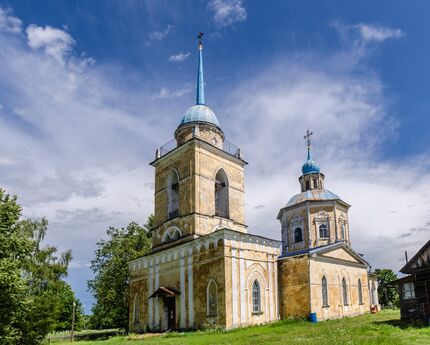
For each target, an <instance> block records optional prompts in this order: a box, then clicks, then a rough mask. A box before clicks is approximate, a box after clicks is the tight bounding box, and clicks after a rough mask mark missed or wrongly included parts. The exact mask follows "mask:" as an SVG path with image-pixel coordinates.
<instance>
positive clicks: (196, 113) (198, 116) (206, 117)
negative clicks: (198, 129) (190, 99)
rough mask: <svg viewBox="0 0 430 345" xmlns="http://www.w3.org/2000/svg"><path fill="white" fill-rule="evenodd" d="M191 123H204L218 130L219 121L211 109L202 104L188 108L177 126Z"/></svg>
mask: <svg viewBox="0 0 430 345" xmlns="http://www.w3.org/2000/svg"><path fill="white" fill-rule="evenodd" d="M193 122H206V123H210V124H213V125H215V126H217V127H218V128H220V125H219V121H218V119H217V117H216V115H215V113H214V112H213V111H212V109H211V108H209V107H208V106H206V105H204V104H196V105H193V106H192V107H191V108H189V109H188V110H187V111H186V112H185V114H184V115H183V116H182V120H181V123H180V124H179V126H182V125H185V124H187V123H193Z"/></svg>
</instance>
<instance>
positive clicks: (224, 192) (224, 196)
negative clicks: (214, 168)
mask: <svg viewBox="0 0 430 345" xmlns="http://www.w3.org/2000/svg"><path fill="white" fill-rule="evenodd" d="M215 215H216V216H220V217H224V218H228V217H229V200H228V179H227V175H226V173H225V172H224V170H223V169H220V170H218V172H217V174H216V176H215Z"/></svg>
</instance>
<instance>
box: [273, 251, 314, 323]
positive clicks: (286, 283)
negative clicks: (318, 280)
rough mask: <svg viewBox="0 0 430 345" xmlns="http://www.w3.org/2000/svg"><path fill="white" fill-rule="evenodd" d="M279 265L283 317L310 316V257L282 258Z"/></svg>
mask: <svg viewBox="0 0 430 345" xmlns="http://www.w3.org/2000/svg"><path fill="white" fill-rule="evenodd" d="M278 266H279V268H278V270H279V283H280V286H279V289H280V310H281V318H282V319H286V318H288V317H308V316H309V313H310V312H311V310H310V289H309V259H308V257H307V256H302V257H294V258H285V259H280V260H279V261H278Z"/></svg>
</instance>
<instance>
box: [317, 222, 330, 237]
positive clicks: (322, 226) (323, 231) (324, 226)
mask: <svg viewBox="0 0 430 345" xmlns="http://www.w3.org/2000/svg"><path fill="white" fill-rule="evenodd" d="M319 231H320V238H328V228H327V224H326V223H322V224H320V226H319Z"/></svg>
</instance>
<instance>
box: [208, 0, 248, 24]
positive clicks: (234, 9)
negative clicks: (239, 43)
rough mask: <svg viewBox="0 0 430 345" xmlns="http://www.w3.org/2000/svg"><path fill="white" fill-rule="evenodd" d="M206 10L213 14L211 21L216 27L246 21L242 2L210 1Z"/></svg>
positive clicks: (234, 0)
mask: <svg viewBox="0 0 430 345" xmlns="http://www.w3.org/2000/svg"><path fill="white" fill-rule="evenodd" d="M208 8H209V9H210V10H211V11H213V12H214V17H213V20H214V22H215V25H216V26H218V27H220V28H221V27H226V26H229V25H232V24H234V23H237V22H242V21H244V20H245V19H246V17H247V13H246V8H245V7H244V6H243V3H242V0H211V1H209V3H208Z"/></svg>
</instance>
